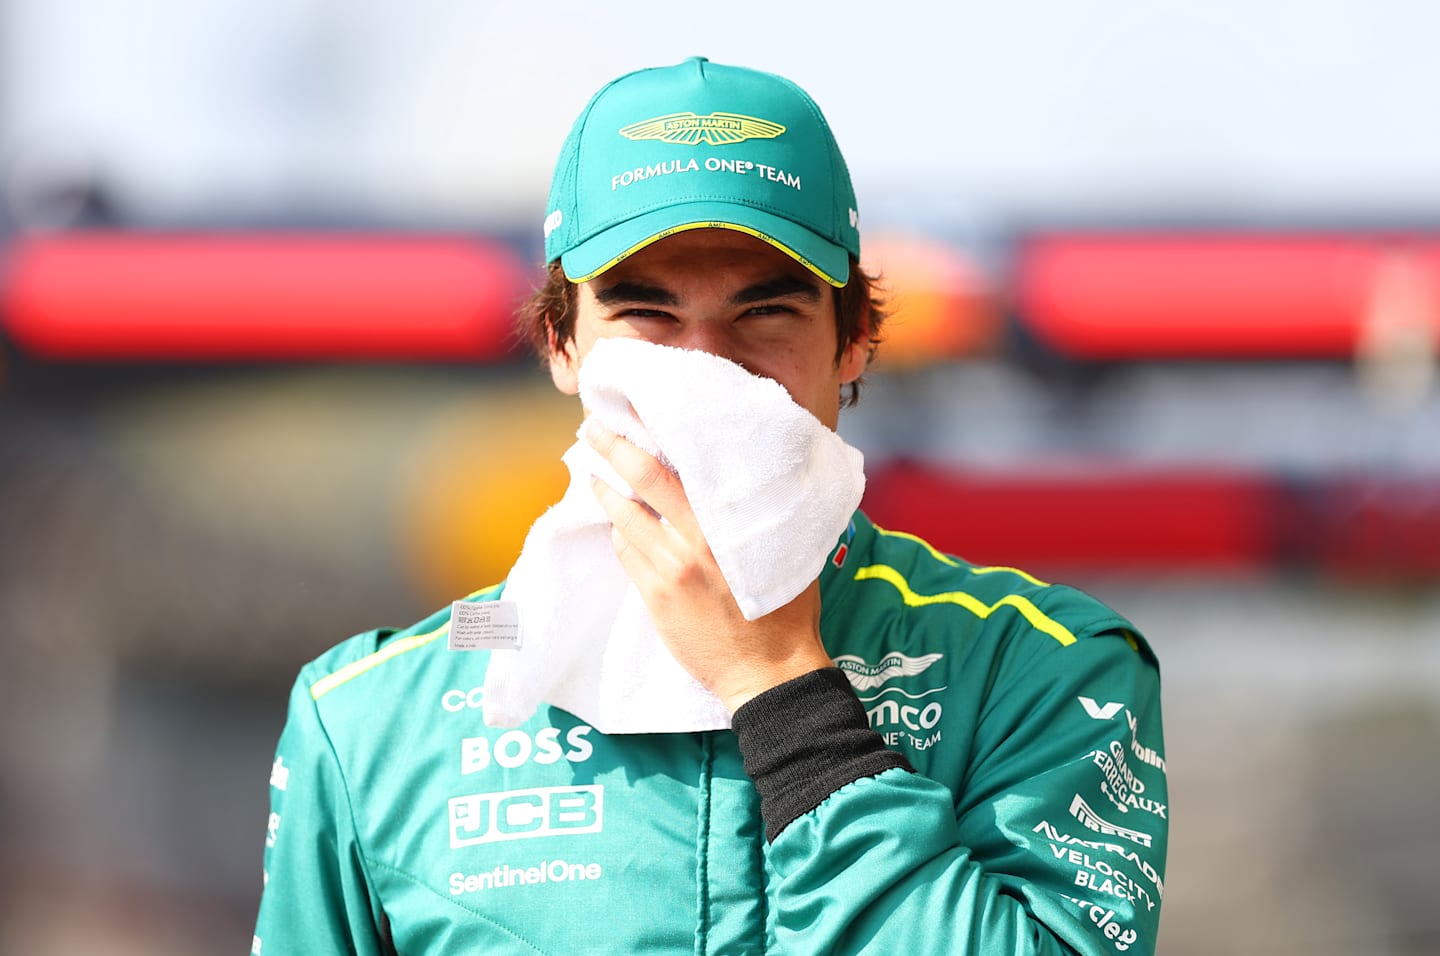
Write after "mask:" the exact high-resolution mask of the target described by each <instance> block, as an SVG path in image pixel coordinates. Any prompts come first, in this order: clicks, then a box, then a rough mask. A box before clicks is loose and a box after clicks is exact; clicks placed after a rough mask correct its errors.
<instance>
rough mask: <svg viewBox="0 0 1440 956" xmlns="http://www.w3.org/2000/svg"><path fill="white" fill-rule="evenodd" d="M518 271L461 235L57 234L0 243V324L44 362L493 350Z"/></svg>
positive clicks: (516, 291)
mask: <svg viewBox="0 0 1440 956" xmlns="http://www.w3.org/2000/svg"><path fill="white" fill-rule="evenodd" d="M530 279H531V277H530V275H529V273H528V271H527V270H526V269H525V268H524V266H523V264H522V263H521V261H520V259H519V256H518V255H517V254H516V253H515V252H514V251H512V250H511V249H510V248H509V247H507V246H504V245H501V244H499V243H496V242H493V241H489V240H482V239H477V238H471V237H456V236H428V235H416V236H395V235H389V236H385V235H362V234H345V233H335V234H316V233H296V234H291V233H274V234H257V233H243V234H225V233H195V234H179V233H140V232H118V231H117V232H98V231H97V232H78V233H55V234H43V235H32V236H24V237H21V238H19V239H17V240H16V241H15V243H14V244H13V245H12V246H11V247H10V248H9V249H8V250H7V253H6V261H5V268H4V271H3V273H0V323H3V326H4V329H5V331H6V334H7V335H8V337H9V338H11V339H12V340H13V341H14V342H15V343H16V345H17V346H18V347H19V348H21V349H22V350H24V351H26V352H28V353H30V354H32V355H35V356H37V357H40V358H45V359H57V360H97V359H112V360H113V359H121V360H151V361H185V360H266V359H269V360H316V359H426V360H466V359H470V360H474V359H482V360H492V359H497V358H501V357H504V356H506V355H508V354H510V353H511V352H512V351H513V350H514V349H515V347H516V340H515V338H514V336H513V335H512V333H511V319H512V316H513V314H514V309H515V306H516V304H517V302H518V301H519V300H520V297H521V296H522V295H523V294H524V293H525V290H526V289H527V287H528V283H529V281H530Z"/></svg>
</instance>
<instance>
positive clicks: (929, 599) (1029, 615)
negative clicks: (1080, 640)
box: [855, 564, 1075, 647]
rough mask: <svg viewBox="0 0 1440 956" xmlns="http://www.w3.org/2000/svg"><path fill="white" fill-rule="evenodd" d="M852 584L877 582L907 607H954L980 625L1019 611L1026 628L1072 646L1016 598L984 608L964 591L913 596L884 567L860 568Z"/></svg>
mask: <svg viewBox="0 0 1440 956" xmlns="http://www.w3.org/2000/svg"><path fill="white" fill-rule="evenodd" d="M855 580H857V581H868V580H879V581H885V582H888V583H889V584H890V585H891V586H892V587H894V588H895V590H897V591H899V592H900V597H901V599H903V600H904V601H905V604H906V605H907V606H909V607H926V606H927V605H931V604H957V605H959V606H960V607H963V608H964V609H965V610H967V611H969V612H970V613H971V614H974V615H975V616H976V617H978V618H980V619H981V620H982V621H983V620H985V619H986V618H988V617H989V616H990V615H991V614H993V613H995V612H996V611H997V610H999V609H1000V608H1002V607H1013V608H1014V609H1015V610H1017V611H1019V612H1020V614H1021V616H1023V617H1024V618H1025V620H1026V621H1029V622H1030V626H1031V627H1033V628H1035V630H1037V631H1039V632H1041V633H1042V634H1048V635H1050V636H1051V637H1053V638H1054V639H1055V640H1057V641H1059V642H1060V644H1061V646H1063V647H1069V646H1070V645H1071V644H1074V643H1075V635H1074V634H1072V633H1071V632H1070V629H1069V628H1067V627H1065V626H1064V625H1063V624H1061V623H1060V622H1059V621H1056V620H1055V619H1053V618H1051V617H1048V616H1047V615H1046V614H1045V613H1044V612H1043V611H1041V610H1040V609H1039V608H1038V607H1036V606H1035V605H1034V604H1032V603H1030V601H1029V600H1028V599H1027V598H1023V597H1021V596H1020V595H1018V594H1007V595H1005V596H1004V597H1003V598H1001V599H1000V600H998V601H996V602H995V603H994V604H986V603H984V602H983V601H981V600H980V599H978V598H976V597H975V596H974V595H973V594H966V593H965V592H964V591H946V592H945V593H943V594H916V593H915V592H914V591H912V590H911V589H910V583H909V582H908V581H906V580H905V576H904V575H902V574H901V573H900V572H899V571H896V570H895V569H894V568H892V567H890V566H889V565H886V564H872V565H869V566H867V567H863V568H860V569H859V570H857V571H856V572H855Z"/></svg>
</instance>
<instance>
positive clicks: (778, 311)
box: [745, 302, 795, 315]
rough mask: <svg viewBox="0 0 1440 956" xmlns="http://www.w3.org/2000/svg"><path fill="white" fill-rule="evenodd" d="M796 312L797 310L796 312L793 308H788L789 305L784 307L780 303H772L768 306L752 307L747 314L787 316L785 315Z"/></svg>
mask: <svg viewBox="0 0 1440 956" xmlns="http://www.w3.org/2000/svg"><path fill="white" fill-rule="evenodd" d="M794 311H795V310H794V309H793V308H791V307H790V306H788V305H782V304H780V303H778V302H774V303H770V304H767V305H756V306H751V307H750V308H749V309H747V310H746V312H745V314H746V315H785V314H788V313H790V312H794Z"/></svg>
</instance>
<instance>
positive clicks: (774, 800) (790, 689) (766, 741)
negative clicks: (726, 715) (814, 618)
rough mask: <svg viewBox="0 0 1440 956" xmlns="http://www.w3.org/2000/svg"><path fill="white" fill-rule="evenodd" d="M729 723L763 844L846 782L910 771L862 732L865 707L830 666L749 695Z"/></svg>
mask: <svg viewBox="0 0 1440 956" xmlns="http://www.w3.org/2000/svg"><path fill="white" fill-rule="evenodd" d="M731 725H732V726H733V727H734V729H735V734H736V736H737V737H738V738H739V744H740V755H741V757H742V758H743V760H744V762H745V772H746V773H747V774H749V776H750V779H751V780H753V781H754V782H755V789H756V790H758V791H759V792H760V815H761V817H763V818H764V820H765V838H766V839H767V840H774V839H775V837H776V836H777V835H779V833H780V831H781V830H783V829H785V827H787V826H789V825H790V823H791V822H792V821H793V820H795V818H797V817H799V816H801V815H803V814H806V813H809V812H810V811H811V810H813V809H815V808H816V807H818V806H819V805H820V804H821V803H822V802H823V801H824V800H825V798H826V797H828V796H830V794H832V793H834V792H835V791H836V790H839V789H840V788H841V787H843V786H845V785H846V784H849V783H853V782H855V781H856V780H859V779H860V778H862V777H873V776H875V775H877V774H880V773H883V772H884V771H886V770H892V769H895V768H900V769H903V770H911V769H912V768H911V766H910V763H909V761H907V760H906V759H905V758H904V756H902V755H901V754H898V753H896V752H895V751H893V750H888V749H886V747H885V742H884V741H883V740H882V739H881V737H880V735H879V734H877V733H876V732H875V731H873V730H871V729H870V720H869V718H868V717H867V716H866V715H865V707H864V706H863V705H862V704H861V703H860V700H859V699H858V698H857V697H856V696H855V692H854V691H853V690H852V689H851V688H850V682H849V681H848V680H847V679H846V678H845V675H844V674H843V673H841V672H840V669H839V668H836V667H826V668H823V669H821V670H815V671H811V672H810V673H808V674H802V675H801V676H799V677H796V678H794V679H793V680H789V681H786V682H785V683H783V684H780V685H779V686H777V687H772V688H770V689H769V690H767V691H765V692H764V693H762V694H758V695H756V696H755V697H753V698H751V699H750V700H749V701H748V702H747V703H745V704H744V705H743V706H741V708H740V709H739V710H737V711H735V715H734V718H733V720H732V722H731Z"/></svg>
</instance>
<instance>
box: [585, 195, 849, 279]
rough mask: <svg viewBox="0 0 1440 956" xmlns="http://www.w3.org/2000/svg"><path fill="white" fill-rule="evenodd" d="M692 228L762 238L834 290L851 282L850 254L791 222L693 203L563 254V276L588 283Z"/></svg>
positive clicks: (714, 204) (744, 210) (638, 218)
mask: <svg viewBox="0 0 1440 956" xmlns="http://www.w3.org/2000/svg"><path fill="white" fill-rule="evenodd" d="M688 229H734V230H736V231H737V232H743V233H747V234H749V235H752V236H754V237H756V238H757V239H763V240H764V241H765V242H768V243H770V245H772V246H774V247H775V248H777V249H779V250H780V251H781V252H783V253H785V254H786V255H788V256H789V257H790V258H792V259H794V260H795V261H796V262H798V263H800V264H801V265H802V266H804V267H805V268H807V269H809V270H810V271H811V272H813V273H815V274H816V275H818V276H819V277H820V278H822V279H824V280H825V281H826V282H828V283H830V284H831V285H833V286H843V285H845V283H847V282H849V281H850V253H849V252H847V251H846V249H845V247H843V246H838V245H835V244H834V243H832V242H829V241H828V240H825V239H822V238H821V237H820V236H818V235H816V234H815V233H813V232H811V231H810V230H809V229H807V228H805V227H804V226H801V225H797V224H796V223H793V222H791V221H790V220H788V219H783V218H781V217H779V216H775V215H772V214H770V213H768V212H765V211H764V210H761V209H755V208H754V207H751V206H742V205H738V204H735V203H726V202H692V203H684V204H682V205H677V206H667V207H666V208H664V209H656V210H654V211H653V212H648V213H645V214H644V215H641V216H636V217H635V218H634V219H627V220H626V221H625V222H622V223H619V224H618V225H615V226H611V227H610V228H609V229H606V230H605V231H604V232H602V233H600V234H599V235H596V236H593V237H591V238H590V239H587V240H585V241H584V242H582V243H580V245H578V246H576V247H575V248H574V249H571V250H570V251H569V252H566V253H564V254H562V255H561V256H560V265H561V267H562V268H563V269H564V270H565V277H566V278H567V279H569V280H570V281H571V282H587V281H589V280H590V279H593V278H595V277H596V276H598V275H600V274H601V273H603V272H604V271H605V270H607V269H609V268H610V267H611V266H613V265H615V264H617V263H619V262H622V261H624V260H625V259H626V258H628V257H629V256H631V255H634V254H635V253H636V252H638V251H639V250H641V249H643V248H645V247H646V246H648V245H650V244H651V243H652V242H659V241H660V240H661V239H664V238H665V237H666V236H671V235H674V234H675V233H677V232H685V231H686V230H688Z"/></svg>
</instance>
